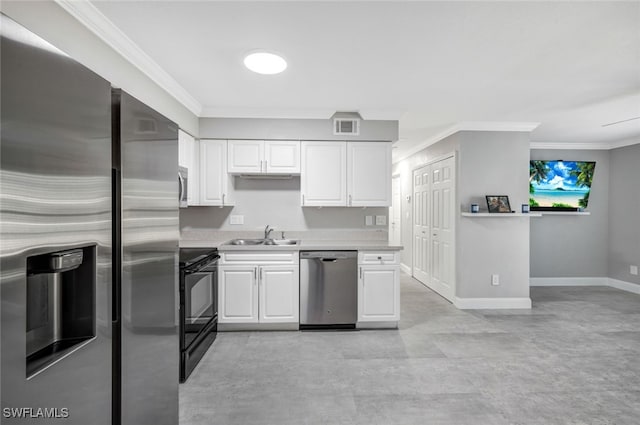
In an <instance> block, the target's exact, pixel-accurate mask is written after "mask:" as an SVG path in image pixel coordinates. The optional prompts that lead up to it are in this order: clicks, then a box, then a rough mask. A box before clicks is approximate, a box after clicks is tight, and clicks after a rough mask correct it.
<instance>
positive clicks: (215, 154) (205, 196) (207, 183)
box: [200, 139, 232, 206]
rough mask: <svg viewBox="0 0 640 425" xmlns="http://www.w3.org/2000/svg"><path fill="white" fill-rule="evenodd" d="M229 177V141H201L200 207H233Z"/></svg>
mask: <svg viewBox="0 0 640 425" xmlns="http://www.w3.org/2000/svg"><path fill="white" fill-rule="evenodd" d="M229 189H230V188H229V179H228V176H227V141H226V140H206V139H203V140H200V205H212V206H225V205H232V200H231V196H230V190H229Z"/></svg>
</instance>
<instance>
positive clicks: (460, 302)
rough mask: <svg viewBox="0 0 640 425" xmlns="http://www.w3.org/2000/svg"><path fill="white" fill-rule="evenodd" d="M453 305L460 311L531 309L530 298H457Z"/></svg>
mask: <svg viewBox="0 0 640 425" xmlns="http://www.w3.org/2000/svg"><path fill="white" fill-rule="evenodd" d="M453 305H455V306H456V307H458V308H459V309H460V310H497V309H531V298H529V297H522V298H458V297H455V298H454V301H453Z"/></svg>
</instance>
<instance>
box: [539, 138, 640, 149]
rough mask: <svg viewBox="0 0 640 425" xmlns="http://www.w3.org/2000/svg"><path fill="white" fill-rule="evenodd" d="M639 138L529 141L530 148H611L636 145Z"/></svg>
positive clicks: (639, 140) (639, 141)
mask: <svg viewBox="0 0 640 425" xmlns="http://www.w3.org/2000/svg"><path fill="white" fill-rule="evenodd" d="M639 143H640V139H625V140H617V141H614V142H593V143H569V142H531V143H530V144H529V148H530V149H566V150H611V149H617V148H622V147H625V146H631V145H636V144H639Z"/></svg>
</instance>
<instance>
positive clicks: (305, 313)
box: [300, 251, 358, 329]
mask: <svg viewBox="0 0 640 425" xmlns="http://www.w3.org/2000/svg"><path fill="white" fill-rule="evenodd" d="M357 318H358V251H300V329H316V328H342V329H353V328H355V323H356V321H357Z"/></svg>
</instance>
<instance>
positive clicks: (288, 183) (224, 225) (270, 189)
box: [180, 177, 389, 236]
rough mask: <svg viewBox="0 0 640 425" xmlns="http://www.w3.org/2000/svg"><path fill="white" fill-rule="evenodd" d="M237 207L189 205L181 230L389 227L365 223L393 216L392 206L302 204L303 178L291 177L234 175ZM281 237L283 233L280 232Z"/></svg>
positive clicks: (371, 228) (181, 211) (364, 228)
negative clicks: (238, 218)
mask: <svg viewBox="0 0 640 425" xmlns="http://www.w3.org/2000/svg"><path fill="white" fill-rule="evenodd" d="M234 201H235V204H236V206H235V207H233V208H230V207H225V208H218V207H189V208H186V209H181V210H180V227H181V230H182V231H184V230H194V229H215V230H242V231H245V230H260V229H264V227H265V226H266V225H267V224H270V225H271V226H272V227H274V228H276V229H277V230H278V231H280V230H285V231H287V230H290V231H304V230H319V229H363V230H385V231H386V229H387V226H365V216H367V215H373V216H375V215H384V216H385V217H387V216H388V215H389V209H388V208H346V207H345V208H340V207H332V208H315V207H305V208H302V206H300V177H294V178H292V179H291V180H256V179H245V178H239V177H235V178H234ZM232 214H233V215H243V216H244V224H243V225H232V224H229V216H230V215H232ZM278 236H279V235H278Z"/></svg>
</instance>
